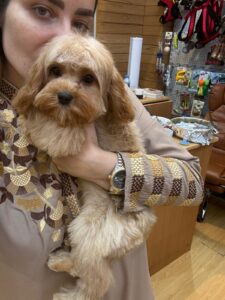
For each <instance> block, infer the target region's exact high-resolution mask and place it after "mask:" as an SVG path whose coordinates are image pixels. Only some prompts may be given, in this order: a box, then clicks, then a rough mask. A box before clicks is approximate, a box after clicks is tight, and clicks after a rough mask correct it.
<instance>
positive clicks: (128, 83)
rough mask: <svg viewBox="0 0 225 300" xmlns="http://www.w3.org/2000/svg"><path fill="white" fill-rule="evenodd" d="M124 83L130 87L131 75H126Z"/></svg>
mask: <svg viewBox="0 0 225 300" xmlns="http://www.w3.org/2000/svg"><path fill="white" fill-rule="evenodd" d="M123 81H124V83H126V84H127V85H128V86H130V78H129V75H125V76H124V78H123Z"/></svg>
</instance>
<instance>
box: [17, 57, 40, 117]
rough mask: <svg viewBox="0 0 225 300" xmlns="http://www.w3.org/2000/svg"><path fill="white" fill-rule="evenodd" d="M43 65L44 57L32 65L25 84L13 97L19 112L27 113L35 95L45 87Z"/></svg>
mask: <svg viewBox="0 0 225 300" xmlns="http://www.w3.org/2000/svg"><path fill="white" fill-rule="evenodd" d="M43 65H44V63H43V62H42V59H38V60H37V61H36V62H35V63H34V64H33V65H32V67H31V69H30V72H29V74H28V78H27V81H26V83H25V85H24V86H23V87H22V88H20V89H19V91H18V93H17V94H16V96H15V97H14V98H13V101H12V106H13V107H14V108H15V109H16V111H17V112H18V113H19V114H24V115H26V113H27V112H28V110H29V108H30V107H31V105H32V102H33V100H34V98H35V96H36V95H37V94H38V92H39V91H40V90H41V89H42V87H43V80H44V76H45V74H44V67H43Z"/></svg>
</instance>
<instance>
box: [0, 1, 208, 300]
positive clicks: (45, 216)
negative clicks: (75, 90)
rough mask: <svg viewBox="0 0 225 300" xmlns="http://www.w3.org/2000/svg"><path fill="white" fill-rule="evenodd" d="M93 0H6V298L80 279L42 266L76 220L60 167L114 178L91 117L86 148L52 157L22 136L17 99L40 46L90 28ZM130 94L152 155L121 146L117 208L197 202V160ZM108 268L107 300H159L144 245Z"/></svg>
mask: <svg viewBox="0 0 225 300" xmlns="http://www.w3.org/2000/svg"><path fill="white" fill-rule="evenodd" d="M95 6H96V2H95V1H94V0H36V1H34V0H8V1H6V0H5V1H4V0H1V1H0V9H1V10H0V21H1V23H0V24H1V46H2V49H1V64H2V71H1V81H0V96H1V97H0V123H1V131H0V150H1V151H0V158H1V160H0V173H1V178H0V232H1V235H0V245H1V246H0V290H1V296H0V298H1V299H4V300H15V299H17V300H50V299H52V295H53V293H55V292H56V291H57V290H58V289H59V287H61V286H65V285H68V284H70V283H73V284H74V280H73V279H72V278H71V277H70V276H69V275H67V274H63V273H55V272H52V271H50V270H49V269H48V267H47V265H46V261H47V259H48V255H49V253H50V252H51V251H53V250H55V249H57V248H59V247H61V246H62V244H63V239H64V231H65V226H66V225H67V224H68V223H69V221H70V219H71V217H70V216H71V212H70V210H69V208H68V207H67V203H65V200H64V198H63V195H64V191H62V181H61V179H62V178H61V177H60V176H59V171H58V170H60V171H62V172H64V173H68V174H70V175H72V176H73V177H81V178H83V179H86V180H90V181H92V182H95V183H97V184H98V185H100V186H102V187H103V188H105V189H107V190H109V189H111V190H113V189H114V188H115V186H114V183H113V182H109V180H108V176H109V174H112V173H114V172H115V170H116V169H117V165H118V164H119V163H121V157H120V159H119V160H117V157H119V156H118V155H117V154H115V153H111V152H107V151H103V150H102V149H100V148H99V147H98V144H97V139H96V135H95V130H94V126H93V125H91V126H90V127H89V128H87V140H86V142H85V145H84V146H83V149H82V150H83V151H82V152H81V154H79V155H77V156H75V157H64V158H62V157H61V158H57V159H56V160H55V161H54V163H53V162H52V161H51V159H50V158H49V157H48V156H47V155H46V154H45V153H40V152H38V151H37V149H35V148H34V147H33V146H32V145H29V143H28V142H27V140H26V138H25V137H24V136H22V135H21V132H20V128H19V126H18V124H17V116H16V114H15V112H14V111H13V110H12V107H11V99H12V97H13V95H14V94H15V93H16V90H17V88H19V87H21V85H22V84H23V83H24V79H25V78H26V74H27V72H28V70H29V69H30V66H31V64H32V62H33V61H34V60H35V58H36V57H37V55H38V53H39V51H40V49H41V47H42V46H43V45H44V44H45V43H46V42H48V41H49V40H51V39H52V38H53V37H55V36H57V35H62V34H65V33H69V32H73V31H74V30H80V31H88V30H91V28H92V23H93V15H94V10H95ZM129 93H130V97H131V101H132V103H133V105H134V107H135V110H136V121H137V124H138V126H139V128H140V130H141V133H142V135H143V138H144V142H145V146H146V150H147V153H149V155H139V156H138V155H137V154H135V153H134V154H132V155H131V154H127V153H121V156H122V162H123V163H122V165H124V168H125V170H126V180H125V187H124V186H123V184H124V182H120V184H122V187H121V186H120V188H121V191H120V193H121V196H120V204H119V205H120V210H121V212H118V213H126V212H128V211H134V212H135V211H138V210H141V209H142V208H143V205H151V206H153V205H160V204H163V203H166V204H169V203H176V204H183V203H184V202H185V204H187V201H186V199H187V200H188V203H189V204H190V205H191V204H192V205H198V204H199V202H200V201H201V196H202V185H201V176H200V170H199V164H198V160H197V159H196V158H194V157H192V156H191V155H190V154H189V153H188V152H186V151H185V150H182V149H180V147H179V146H177V145H176V144H175V143H173V142H172V140H171V139H170V138H169V137H167V136H166V135H165V133H164V131H163V129H162V128H161V127H160V126H159V125H158V124H157V123H156V122H154V121H153V120H152V118H151V117H150V116H149V114H148V113H147V112H146V111H145V109H144V108H143V107H142V105H141V104H140V103H139V102H138V101H137V100H136V98H135V97H134V96H133V94H132V92H130V91H129ZM149 128H151V130H150V132H149ZM158 137H160V139H159V138H158ZM150 154H151V155H150ZM55 165H56V166H57V169H56V167H55ZM81 242H82V241H81ZM64 244H66V240H65V242H64ZM112 267H113V271H114V277H115V282H114V284H113V285H112V286H111V288H110V290H109V291H108V293H107V295H106V296H105V298H104V299H105V300H115V299H116V300H136V299H139V300H150V299H153V298H154V297H153V293H152V290H151V287H150V281H149V273H148V263H147V255H146V247H145V245H142V246H140V247H139V248H137V249H134V250H133V251H131V252H130V253H128V254H127V255H126V256H125V257H123V258H122V259H120V260H117V261H114V262H113V266H112Z"/></svg>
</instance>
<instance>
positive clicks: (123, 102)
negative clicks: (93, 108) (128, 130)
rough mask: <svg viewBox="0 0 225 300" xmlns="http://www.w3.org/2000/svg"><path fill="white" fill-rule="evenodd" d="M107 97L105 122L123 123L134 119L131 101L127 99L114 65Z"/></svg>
mask: <svg viewBox="0 0 225 300" xmlns="http://www.w3.org/2000/svg"><path fill="white" fill-rule="evenodd" d="M107 97H108V99H107V101H108V103H107V108H108V109H107V115H106V118H107V122H110V123H116V124H118V123H121V124H123V123H128V122H131V121H133V120H134V117H135V114H134V109H133V107H132V103H131V101H130V100H129V95H128V93H127V91H126V89H125V84H124V82H123V79H122V76H121V75H120V73H119V72H118V71H117V69H116V68H115V67H113V76H112V82H111V86H110V89H109V92H108V95H107Z"/></svg>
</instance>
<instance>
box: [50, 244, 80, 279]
mask: <svg viewBox="0 0 225 300" xmlns="http://www.w3.org/2000/svg"><path fill="white" fill-rule="evenodd" d="M47 264H48V267H49V269H51V270H52V271H55V272H67V273H69V274H70V275H72V276H74V274H73V273H72V269H73V262H72V260H71V255H70V252H67V251H65V250H59V251H56V252H53V253H51V254H50V255H49V259H48V262H47Z"/></svg>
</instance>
